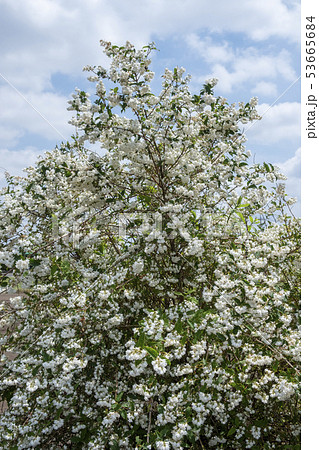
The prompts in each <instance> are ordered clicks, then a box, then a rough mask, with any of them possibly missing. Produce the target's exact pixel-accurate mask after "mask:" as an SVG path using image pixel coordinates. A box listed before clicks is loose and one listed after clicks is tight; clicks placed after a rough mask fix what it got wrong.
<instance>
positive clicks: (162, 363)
mask: <svg viewBox="0 0 319 450" xmlns="http://www.w3.org/2000/svg"><path fill="white" fill-rule="evenodd" d="M152 366H153V368H154V370H155V372H156V373H158V374H159V375H163V374H164V373H165V372H166V366H167V361H166V359H161V358H160V357H157V358H156V359H155V360H154V361H152Z"/></svg>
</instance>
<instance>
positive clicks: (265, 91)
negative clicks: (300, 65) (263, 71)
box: [251, 81, 278, 97]
mask: <svg viewBox="0 0 319 450" xmlns="http://www.w3.org/2000/svg"><path fill="white" fill-rule="evenodd" d="M251 92H252V94H255V95H262V96H264V97H276V96H277V95H278V91H277V86H276V85H275V83H272V82H270V81H258V83H257V84H256V85H255V87H254V88H253V89H252V90H251Z"/></svg>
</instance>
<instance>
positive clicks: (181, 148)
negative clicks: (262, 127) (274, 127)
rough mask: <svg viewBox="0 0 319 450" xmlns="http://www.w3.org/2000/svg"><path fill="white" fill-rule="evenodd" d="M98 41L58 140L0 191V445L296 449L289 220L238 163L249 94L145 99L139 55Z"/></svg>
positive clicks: (280, 188)
mask: <svg viewBox="0 0 319 450" xmlns="http://www.w3.org/2000/svg"><path fill="white" fill-rule="evenodd" d="M101 44H102V46H103V48H104V52H105V53H106V55H107V56H108V57H110V59H111V63H110V67H109V69H108V70H106V69H104V68H102V67H87V68H86V70H88V71H90V72H91V73H92V75H91V76H90V77H89V80H90V81H92V82H94V83H96V96H95V100H94V101H93V102H91V101H90V97H89V95H88V94H87V93H85V92H83V91H80V90H78V91H76V94H75V95H74V96H73V99H72V101H70V109H72V110H74V111H75V117H74V119H73V124H74V125H75V126H76V127H77V134H76V136H75V137H74V142H73V143H72V144H70V143H66V144H64V145H61V147H60V148H56V149H55V150H53V151H52V152H47V153H46V154H45V156H43V157H40V158H39V160H38V162H37V164H36V165H35V167H34V168H33V167H30V168H28V169H27V172H26V176H25V177H23V178H14V177H10V176H8V179H7V181H8V185H7V187H6V188H5V189H3V191H2V197H1V206H0V209H1V214H0V215H1V219H0V242H1V247H2V249H1V252H0V263H1V268H2V278H1V283H2V286H3V289H4V288H5V289H7V290H9V292H12V291H13V290H14V289H15V288H16V287H17V286H19V288H20V289H21V290H22V291H23V295H21V296H19V297H16V298H12V299H11V301H10V302H9V304H8V305H3V307H2V313H1V314H2V324H5V325H6V326H7V327H8V330H7V333H6V335H5V336H3V337H2V339H1V342H2V355H3V356H2V361H3V363H4V367H3V369H2V373H1V390H0V392H1V395H2V398H3V399H5V400H6V401H7V403H8V409H7V411H6V412H5V413H4V414H3V415H2V416H1V417H0V436H1V448H3V449H15V448H17V449H23V448H32V447H36V448H83V449H85V448H88V449H105V448H109V449H143V448H144V449H184V448H193V449H206V448H210V447H215V448H219V449H243V448H255V449H261V448H263V449H270V448H276V449H277V448H290V449H292V448H300V446H299V442H300V439H299V402H300V392H299V369H300V368H299V365H300V355H299V344H300V342H299V339H300V333H299V321H300V307H299V284H300V279H299V278H300V277H299V244H300V224H299V220H298V219H295V218H294V217H293V215H292V214H291V212H290V207H289V205H290V204H291V203H292V202H293V200H291V199H287V196H286V194H285V192H284V185H283V184H282V183H280V180H283V179H285V177H284V176H283V175H282V174H280V173H279V170H278V168H276V167H274V166H272V165H271V164H266V163H265V164H262V165H259V164H253V165H252V164H250V163H249V156H250V154H249V152H248V151H247V150H246V149H245V147H244V145H243V143H244V142H245V138H244V135H243V134H242V132H241V131H240V129H241V127H242V124H245V123H247V122H249V121H252V120H255V119H258V118H259V117H258V115H257V113H256V109H255V106H256V103H257V100H256V99H255V98H253V99H252V100H251V101H250V102H248V103H246V104H244V103H239V104H238V105H237V106H236V105H234V104H232V105H229V104H228V103H227V101H226V99H224V98H222V97H215V96H214V86H215V84H216V82H217V80H215V79H212V80H209V81H207V82H206V83H205V84H204V86H203V89H202V90H201V91H200V93H199V94H198V95H192V94H191V93H190V91H189V88H188V83H189V79H190V78H189V77H188V76H186V77H184V75H183V72H184V69H182V68H175V69H174V70H173V71H170V70H168V69H166V70H165V73H164V75H163V76H162V78H163V81H162V90H161V92H160V93H159V94H158V95H154V94H153V93H152V92H151V88H150V82H151V80H152V78H153V76H154V73H153V72H151V71H150V69H149V65H150V62H151V61H150V59H149V56H150V53H151V51H152V50H154V46H153V45H149V46H146V47H144V48H143V49H142V50H136V49H135V48H134V47H133V46H132V45H131V44H130V43H127V44H126V45H125V46H123V47H117V46H112V45H111V44H110V43H107V42H101ZM112 83H114V85H115V87H112V88H109V86H108V84H112ZM86 141H89V142H90V143H91V144H95V145H96V146H98V147H99V148H100V149H102V153H103V154H102V156H99V155H98V154H97V153H95V152H94V151H92V150H88V149H86V148H85V143H86ZM93 148H94V147H93ZM91 149H92V147H91ZM267 186H268V187H267ZM269 186H271V187H269ZM9 350H13V351H15V352H17V353H18V356H17V357H16V359H15V360H14V361H7V360H6V357H5V352H7V351H9Z"/></svg>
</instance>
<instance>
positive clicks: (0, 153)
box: [0, 147, 43, 187]
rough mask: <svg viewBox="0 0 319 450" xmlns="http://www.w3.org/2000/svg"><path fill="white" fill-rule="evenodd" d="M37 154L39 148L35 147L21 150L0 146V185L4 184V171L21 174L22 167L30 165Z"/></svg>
mask: <svg viewBox="0 0 319 450" xmlns="http://www.w3.org/2000/svg"><path fill="white" fill-rule="evenodd" d="M41 153H43V152H41ZM39 154H40V152H39V149H37V148H35V147H26V148H25V149H23V150H8V149H6V148H0V161H1V163H0V187H3V186H5V185H6V181H5V172H9V174H10V175H15V176H23V175H24V172H23V169H24V168H25V167H29V166H32V165H33V164H34V163H35V161H36V160H37V157H38V156H39Z"/></svg>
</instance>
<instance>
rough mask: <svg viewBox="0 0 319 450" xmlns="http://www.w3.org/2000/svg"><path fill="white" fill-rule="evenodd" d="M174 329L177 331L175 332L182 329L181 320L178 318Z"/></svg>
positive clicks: (179, 331)
mask: <svg viewBox="0 0 319 450" xmlns="http://www.w3.org/2000/svg"><path fill="white" fill-rule="evenodd" d="M175 330H176V331H177V333H181V332H182V330H183V322H182V321H181V319H178V321H177V322H176V324H175Z"/></svg>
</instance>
